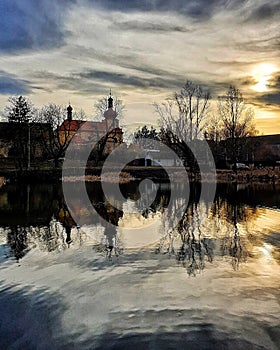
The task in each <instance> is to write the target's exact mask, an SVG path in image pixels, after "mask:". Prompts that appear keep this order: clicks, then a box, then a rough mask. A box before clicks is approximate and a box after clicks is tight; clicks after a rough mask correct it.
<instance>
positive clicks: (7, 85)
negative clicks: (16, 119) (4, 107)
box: [0, 71, 30, 95]
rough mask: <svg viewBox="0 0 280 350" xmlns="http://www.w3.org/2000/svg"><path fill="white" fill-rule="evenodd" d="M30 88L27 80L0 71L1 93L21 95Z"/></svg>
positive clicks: (26, 92)
mask: <svg viewBox="0 0 280 350" xmlns="http://www.w3.org/2000/svg"><path fill="white" fill-rule="evenodd" d="M29 92H30V88H29V87H28V83H27V82H26V81H23V80H20V79H17V77H15V76H13V75H12V74H9V73H6V72H4V71H0V94H3V95H20V94H28V93H29Z"/></svg>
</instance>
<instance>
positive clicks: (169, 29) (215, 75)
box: [0, 0, 280, 134]
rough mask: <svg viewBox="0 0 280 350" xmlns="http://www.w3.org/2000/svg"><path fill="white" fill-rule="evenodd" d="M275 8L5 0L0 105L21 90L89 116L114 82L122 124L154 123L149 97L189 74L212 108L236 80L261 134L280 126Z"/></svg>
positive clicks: (0, 8)
mask: <svg viewBox="0 0 280 350" xmlns="http://www.w3.org/2000/svg"><path fill="white" fill-rule="evenodd" d="M279 15H280V0H274V1H259V0H244V1H242V0H216V1H211V0H196V1H194V0H190V1H185V0H172V1H167V0H142V1H140V0H123V1H119V0H60V1H57V0H13V1H11V0H1V1H0V23H1V31H0V110H3V108H4V106H5V105H6V104H7V99H8V97H9V96H11V95H24V96H28V97H29V98H30V99H31V100H32V102H33V103H34V105H35V106H36V107H40V106H42V105H44V104H48V103H50V102H54V103H57V104H62V105H65V106H66V105H68V103H69V101H70V102H71V105H72V106H73V108H74V109H75V110H79V109H81V108H82V109H84V111H85V112H86V114H87V116H88V119H91V118H92V117H93V116H94V114H95V112H94V104H95V102H96V101H97V100H98V99H99V98H100V97H102V96H106V95H108V93H109V90H110V88H111V89H112V94H113V96H118V97H119V98H120V99H121V100H123V102H124V104H125V106H126V108H125V112H124V120H123V123H124V124H133V125H134V124H139V125H141V124H143V123H150V124H153V125H155V124H156V121H157V119H158V117H157V115H156V113H155V111H154V107H153V106H152V104H153V102H159V103H160V102H162V101H164V100H165V99H166V98H168V97H170V96H172V94H173V93H174V92H175V91H179V90H180V89H181V87H182V86H183V85H184V83H185V82H186V80H192V81H193V82H195V83H197V84H202V85H203V86H204V87H205V88H207V89H209V90H210V92H211V95H212V98H213V101H212V107H213V110H214V109H215V104H216V103H215V99H216V98H217V96H219V95H222V94H224V93H225V92H226V90H227V89H228V88H229V86H230V85H234V86H236V87H237V88H239V89H240V90H241V91H242V93H243V96H244V97H245V99H246V101H247V103H248V104H250V105H251V106H252V107H253V108H254V110H255V122H256V127H257V129H258V130H259V134H274V133H280V92H279V87H280V63H279V52H280V50H279V49H280V34H279V33H280V21H279Z"/></svg>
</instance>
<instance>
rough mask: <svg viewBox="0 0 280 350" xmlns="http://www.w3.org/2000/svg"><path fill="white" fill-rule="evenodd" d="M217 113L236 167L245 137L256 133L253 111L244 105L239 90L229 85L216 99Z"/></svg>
mask: <svg viewBox="0 0 280 350" xmlns="http://www.w3.org/2000/svg"><path fill="white" fill-rule="evenodd" d="M218 113H219V116H220V118H221V121H222V124H223V128H222V133H223V137H224V138H225V139H228V140H229V142H228V153H229V154H231V159H232V162H233V164H234V167H236V162H237V161H238V159H239V157H240V155H241V153H242V144H244V141H246V137H247V136H252V135H255V134H256V130H255V126H254V123H253V118H254V112H253V110H252V108H249V107H248V106H247V105H246V103H245V101H244V99H243V96H242V93H241V92H240V90H239V89H237V88H236V87H234V86H230V87H229V89H228V91H227V92H226V95H225V96H220V97H219V99H218Z"/></svg>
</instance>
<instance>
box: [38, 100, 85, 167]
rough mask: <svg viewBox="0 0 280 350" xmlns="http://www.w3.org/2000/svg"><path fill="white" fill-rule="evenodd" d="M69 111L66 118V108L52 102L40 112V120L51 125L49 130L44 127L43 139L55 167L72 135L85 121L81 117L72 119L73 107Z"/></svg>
mask: <svg viewBox="0 0 280 350" xmlns="http://www.w3.org/2000/svg"><path fill="white" fill-rule="evenodd" d="M69 107H70V108H71V106H69ZM69 107H68V109H69ZM67 112H68V118H67V119H66V118H65V116H66V110H65V108H64V107H62V106H61V105H56V104H54V103H50V104H48V105H46V106H44V107H43V108H42V109H41V110H40V111H39V113H38V121H39V122H40V123H46V124H48V125H50V128H48V129H47V130H46V129H45V128H42V130H41V131H42V132H41V139H42V143H43V145H44V148H45V150H46V152H47V153H48V155H49V156H50V157H51V158H52V159H53V160H54V164H55V167H58V166H59V160H60V158H61V157H63V156H64V154H65V151H66V149H67V147H68V145H69V143H70V141H71V139H72V137H73V136H74V135H75V133H76V131H77V130H78V129H79V127H80V126H81V124H82V123H83V121H82V120H79V119H75V120H72V114H71V113H72V109H71V110H68V111H67ZM82 115H83V114H82ZM76 117H77V116H76Z"/></svg>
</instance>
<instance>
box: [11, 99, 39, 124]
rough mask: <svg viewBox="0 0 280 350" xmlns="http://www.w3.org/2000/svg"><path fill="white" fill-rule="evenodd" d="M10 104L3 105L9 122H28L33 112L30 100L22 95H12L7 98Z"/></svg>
mask: <svg viewBox="0 0 280 350" xmlns="http://www.w3.org/2000/svg"><path fill="white" fill-rule="evenodd" d="M8 101H9V103H10V105H8V106H6V107H5V114H6V116H7V118H8V121H9V122H13V123H28V122H29V120H30V118H31V117H32V114H33V105H32V103H31V101H30V100H29V99H28V98H26V97H24V96H19V97H17V96H12V97H10V98H9V99H8Z"/></svg>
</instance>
